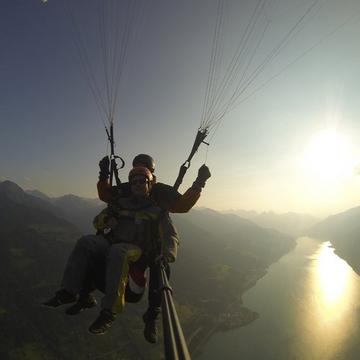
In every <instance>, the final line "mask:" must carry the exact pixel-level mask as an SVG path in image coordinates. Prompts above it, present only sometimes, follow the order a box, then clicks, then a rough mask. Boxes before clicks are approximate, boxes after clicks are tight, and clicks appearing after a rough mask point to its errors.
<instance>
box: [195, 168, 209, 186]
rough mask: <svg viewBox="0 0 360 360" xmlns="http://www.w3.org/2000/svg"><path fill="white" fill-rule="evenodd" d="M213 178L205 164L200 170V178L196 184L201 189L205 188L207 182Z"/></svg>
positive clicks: (198, 177)
mask: <svg viewBox="0 0 360 360" xmlns="http://www.w3.org/2000/svg"><path fill="white" fill-rule="evenodd" d="M210 176H211V173H210V170H209V168H208V167H207V166H206V165H205V164H204V165H202V166H201V167H200V168H199V171H198V176H197V178H196V180H195V183H196V184H197V185H199V186H200V187H202V188H203V187H204V186H205V183H206V180H207V179H208V178H209V177H210Z"/></svg>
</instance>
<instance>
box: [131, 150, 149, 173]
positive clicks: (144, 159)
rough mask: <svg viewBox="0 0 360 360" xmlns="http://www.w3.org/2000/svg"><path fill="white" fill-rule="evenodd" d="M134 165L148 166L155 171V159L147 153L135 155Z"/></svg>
mask: <svg viewBox="0 0 360 360" xmlns="http://www.w3.org/2000/svg"><path fill="white" fill-rule="evenodd" d="M132 165H133V166H134V167H135V166H139V165H140V166H141V165H143V166H145V167H147V168H148V169H149V170H150V171H151V172H152V173H153V172H154V171H155V161H154V159H153V158H152V157H151V156H150V155H147V154H139V155H136V156H135V157H134V160H133V162H132Z"/></svg>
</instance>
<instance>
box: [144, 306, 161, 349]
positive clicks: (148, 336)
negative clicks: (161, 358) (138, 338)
mask: <svg viewBox="0 0 360 360" xmlns="http://www.w3.org/2000/svg"><path fill="white" fill-rule="evenodd" d="M143 320H144V323H145V328H144V338H145V340H146V341H148V342H149V343H151V344H156V343H157V341H158V329H157V321H156V318H154V317H151V316H149V315H148V313H145V314H144V315H143Z"/></svg>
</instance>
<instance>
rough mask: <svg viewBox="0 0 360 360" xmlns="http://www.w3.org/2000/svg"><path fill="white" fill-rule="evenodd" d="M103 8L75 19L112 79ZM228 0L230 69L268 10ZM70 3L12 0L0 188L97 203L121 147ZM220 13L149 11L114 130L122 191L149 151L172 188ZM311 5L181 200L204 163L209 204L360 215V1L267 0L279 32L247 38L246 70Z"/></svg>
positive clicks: (193, 6) (6, 22)
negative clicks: (108, 161)
mask: <svg viewBox="0 0 360 360" xmlns="http://www.w3.org/2000/svg"><path fill="white" fill-rule="evenodd" d="M94 1H95V2H96V1H97V0H87V1H85V0H76V1H73V4H75V9H74V12H73V14H74V19H75V23H76V21H78V23H79V24H81V26H83V29H85V31H83V34H84V37H85V40H86V41H87V42H86V44H87V46H88V47H87V49H88V50H87V51H88V53H87V54H88V58H89V60H90V62H91V64H92V67H93V69H94V74H95V75H96V76H98V77H99V78H100V79H101V76H102V72H101V70H102V69H101V67H100V65H99V61H98V60H99V56H100V55H99V54H100V53H101V48H100V47H99V44H98V42H97V41H96V34H97V33H98V32H97V31H98V28H97V23H96V22H94V15H97V14H98V13H97V11H98V10H96V9H97V8H95V7H92V4H93V3H94ZM84 3H86V4H85V5H86V6H85V5H84ZM125 3H126V1H124V4H125ZM224 3H226V7H225V17H224V24H225V25H224V31H223V33H221V34H222V35H221V41H220V42H219V44H221V45H220V48H221V50H222V54H223V59H222V62H221V66H223V68H224V69H226V64H227V63H228V61H229V60H230V59H231V57H232V56H233V54H234V53H235V50H236V48H237V44H238V43H239V39H241V37H242V35H243V34H244V31H245V29H246V24H248V21H249V19H250V17H251V13H252V11H253V10H254V6H255V5H254V4H255V3H256V2H255V1H250V0H244V1H236V0H227V1H225V2H224ZM61 4H62V3H61V2H59V1H58V0H48V1H40V0H39V1H38V0H2V1H1V4H0V47H1V57H0V153H1V156H0V181H3V180H6V179H8V180H12V181H14V182H16V183H17V184H19V185H20V186H21V187H23V188H24V189H38V190H40V191H42V192H44V193H46V194H48V195H50V196H61V195H64V194H68V193H72V194H76V195H79V196H84V197H92V198H94V197H96V181H97V176H98V162H99V160H100V159H101V158H102V157H103V156H105V155H106V154H107V153H108V152H109V146H108V144H107V138H106V134H105V131H104V124H103V120H102V118H103V114H101V112H99V110H98V108H97V106H96V103H95V101H94V97H93V96H92V93H91V91H90V88H89V86H88V83H87V80H86V79H87V78H86V76H85V75H84V73H83V71H82V67H81V62H80V61H79V52H78V51H77V48H76V46H75V42H74V37H75V35H74V32H73V29H74V28H73V27H72V25H73V23H71V21H70V20H69V18H70V17H69V14H68V13H66V12H65V13H64V12H63V10H64V8H63V6H62V5H61ZM312 4H314V6H313V7H312ZM217 9H218V8H217V0H196V1H193V0H182V1H175V0H173V1H165V0H151V1H147V2H146V5H145V7H144V10H143V12H142V16H141V18H140V21H139V22H138V23H137V24H136V26H134V27H133V28H132V30H133V31H134V32H133V33H131V34H133V35H132V37H131V41H130V42H129V47H128V49H127V62H126V63H125V64H124V66H123V73H122V77H121V81H120V82H119V92H118V106H117V112H116V117H115V121H114V126H115V140H116V152H117V154H118V155H120V156H121V157H123V158H124V160H125V162H126V166H125V168H124V169H123V170H121V171H120V177H121V179H122V180H123V181H126V178H127V173H128V171H129V170H130V168H131V161H132V158H133V157H134V156H135V155H136V154H138V153H149V154H151V155H152V156H153V157H154V158H155V159H156V164H157V166H156V174H157V178H158V181H160V182H164V183H168V184H173V183H174V181H175V179H176V176H177V173H178V169H179V167H180V165H181V164H182V163H183V162H184V161H185V160H186V158H187V156H188V155H189V152H190V150H191V147H192V143H193V141H194V138H195V134H196V131H197V129H198V127H199V124H200V120H201V115H202V106H203V103H204V99H205V95H206V89H207V87H206V86H207V85H206V84H207V80H208V78H209V65H210V63H211V50H212V44H213V42H212V41H213V34H214V30H215V24H216V18H217V17H216V16H217ZM307 9H311V12H310V13H309V16H308V17H307V18H306V21H305V22H304V23H303V24H302V25H301V28H300V31H299V32H297V33H296V34H293V36H291V37H290V38H289V41H288V42H287V44H286V46H285V47H284V48H283V49H282V50H281V51H280V52H279V54H278V55H277V56H276V57H275V58H274V59H273V61H271V62H270V63H268V64H267V65H266V67H264V70H263V71H262V72H261V74H260V75H259V77H258V78H256V80H255V81H254V82H253V83H252V84H251V86H250V87H249V88H248V89H247V91H248V93H246V94H249V96H247V95H246V94H245V95H246V96H245V100H244V101H241V99H239V100H238V101H237V102H236V103H235V105H236V107H235V108H234V109H233V110H232V111H229V112H228V113H226V115H225V117H224V118H223V120H222V121H221V123H220V126H219V127H218V129H217V131H216V132H215V133H210V135H209V139H210V145H209V146H206V145H202V146H201V147H200V149H199V151H198V153H197V154H196V155H195V157H194V159H193V161H192V163H191V167H190V169H189V171H188V174H187V176H186V178H185V180H184V183H183V185H182V186H181V188H180V191H181V192H183V191H185V190H186V189H187V188H188V187H189V186H191V183H192V181H193V180H194V179H195V178H196V174H197V169H198V168H199V167H200V166H201V164H203V163H204V162H206V164H207V165H208V166H209V168H210V170H211V173H212V177H211V178H210V179H209V181H208V183H207V185H206V188H205V189H204V191H203V194H202V197H201V199H200V201H199V202H198V205H199V206H206V207H210V208H213V209H216V210H226V209H245V210H255V211H270V210H272V211H276V212H288V211H294V212H301V213H308V214H313V215H317V216H326V215H329V214H333V213H337V212H340V211H343V210H346V209H348V208H351V207H354V206H359V205H360V191H359V190H360V176H359V175H358V173H359V169H360V109H359V106H358V104H359V103H360V101H359V100H360V91H359V83H360V67H359V59H360V42H359V41H358V38H359V35H360V3H359V2H358V1H356V0H344V1H339V0H318V1H315V0H312V1H310V0H291V1H289V0H287V1H285V0H271V1H270V0H269V1H268V2H267V3H266V5H265V7H264V8H263V15H262V18H261V19H262V20H261V19H260V20H259V24H260V28H259V30H258V31H257V32H256V31H255V32H254V33H255V35H257V36H262V35H261V34H263V33H262V29H265V28H261V26H262V25H264V24H267V27H266V31H265V30H264V37H263V40H262V41H261V43H260V42H259V43H258V42H256V39H251V38H250V39H249V47H248V48H247V49H245V50H244V52H245V53H246V51H247V53H248V56H249V57H248V58H247V59H249V61H248V62H247V61H245V63H244V64H245V65H244V66H245V67H246V66H250V67H251V66H253V69H254V68H256V64H258V63H259V61H260V62H261V61H262V60H261V59H266V57H267V56H268V55H269V54H271V51H272V49H273V48H274V47H275V46H276V44H278V42H279V39H282V38H283V37H284V35H285V34H286V33H287V32H289V31H290V30H291V28H292V26H293V25H294V24H295V23H296V21H297V19H299V17H301V15H302V14H304V13H305V12H306V10H307ZM123 14H125V15H126V14H127V12H126V10H124V12H123ZM126 18H129V16H127V15H126ZM123 19H124V17H121V16H120V20H121V21H123ZM261 24H262V25H261ZM256 26H257V25H256ZM94 34H95V35H94ZM258 39H259V37H258ZM257 44H260V46H259V49H258V52H257V53H256V54H255V55H254V57H253V58H252V57H251V54H252V52H251V48H253V49H254V48H255V47H256V46H257ZM249 54H250V55H249ZM247 64H249V65H247ZM221 66H220V67H219V69H220V70H219V72H218V77H217V78H215V81H218V82H221V80H222V76H223V74H224V70H221ZM238 82H239V79H238V78H234V88H236V85H237V83H238ZM264 84H265V85H264ZM263 85H264V86H263ZM259 88H260V89H259ZM257 89H259V90H257ZM254 90H256V91H255V93H252V92H253V91H254ZM233 92H234V90H232V89H231V88H230V90H229V93H228V94H226V96H224V99H225V101H227V100H228V99H230V98H231V96H232V94H233Z"/></svg>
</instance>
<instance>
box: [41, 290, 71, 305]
mask: <svg viewBox="0 0 360 360" xmlns="http://www.w3.org/2000/svg"><path fill="white" fill-rule="evenodd" d="M75 301H76V296H75V295H73V294H70V293H69V292H68V291H66V290H65V289H61V290H59V291H57V292H56V293H55V296H54V297H52V298H51V299H49V300H47V301H45V302H44V303H43V306H47V307H51V308H56V307H58V306H60V305H65V304H70V303H73V302H75Z"/></svg>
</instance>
